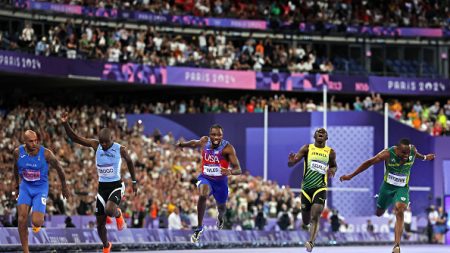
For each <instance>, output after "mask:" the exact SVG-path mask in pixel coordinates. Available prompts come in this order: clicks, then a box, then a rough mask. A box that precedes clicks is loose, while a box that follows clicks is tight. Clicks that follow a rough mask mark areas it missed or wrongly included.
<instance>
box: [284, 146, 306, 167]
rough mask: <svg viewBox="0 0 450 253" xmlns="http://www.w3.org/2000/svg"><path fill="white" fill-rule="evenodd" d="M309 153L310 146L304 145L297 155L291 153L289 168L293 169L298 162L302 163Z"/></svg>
mask: <svg viewBox="0 0 450 253" xmlns="http://www.w3.org/2000/svg"><path fill="white" fill-rule="evenodd" d="M308 151H309V148H308V145H303V147H301V148H300V149H299V151H298V152H297V154H294V153H289V157H288V166H289V167H292V166H294V165H295V164H297V163H298V162H300V161H301V160H302V159H303V158H305V157H306V155H307V154H308Z"/></svg>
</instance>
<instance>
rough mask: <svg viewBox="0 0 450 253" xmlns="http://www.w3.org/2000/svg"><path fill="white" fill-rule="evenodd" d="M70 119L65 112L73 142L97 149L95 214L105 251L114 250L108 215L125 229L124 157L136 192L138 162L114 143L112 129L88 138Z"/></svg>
mask: <svg viewBox="0 0 450 253" xmlns="http://www.w3.org/2000/svg"><path fill="white" fill-rule="evenodd" d="M68 119H69V116H68V113H67V112H64V113H63V114H62V115H61V121H62V123H63V126H64V129H65V130H66V133H67V135H68V136H69V137H70V139H72V141H73V142H75V143H78V144H80V145H83V146H85V147H90V148H93V149H94V151H95V164H96V167H97V173H98V181H99V184H98V193H97V206H96V209H95V215H96V218H97V232H98V235H99V237H100V239H101V240H102V243H103V253H109V252H110V251H111V247H112V244H111V242H109V241H108V237H107V231H106V217H107V216H110V217H115V218H116V224H117V229H118V230H122V229H123V228H124V225H125V220H124V218H123V216H122V211H121V210H120V208H119V204H120V201H121V199H122V197H123V194H124V193H125V184H124V182H122V179H121V176H120V168H121V165H122V158H123V159H125V161H126V163H127V167H128V170H129V171H130V175H131V180H132V185H133V192H134V193H136V192H137V181H136V176H135V174H134V164H133V161H132V160H131V158H130V155H129V154H128V151H127V149H126V147H124V146H122V145H120V144H118V143H116V142H113V140H112V135H111V131H110V130H109V129H107V128H103V129H102V130H100V133H99V137H98V140H95V139H87V138H84V137H81V136H78V135H77V134H76V133H75V132H74V131H73V130H72V128H71V127H70V125H69V123H68V122H67V121H68Z"/></svg>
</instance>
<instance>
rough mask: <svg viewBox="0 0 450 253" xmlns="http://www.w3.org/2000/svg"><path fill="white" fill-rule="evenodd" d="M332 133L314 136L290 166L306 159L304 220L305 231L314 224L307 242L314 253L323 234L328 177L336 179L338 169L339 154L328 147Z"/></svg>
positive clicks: (295, 155) (303, 198)
mask: <svg viewBox="0 0 450 253" xmlns="http://www.w3.org/2000/svg"><path fill="white" fill-rule="evenodd" d="M327 140H328V133H327V131H326V130H325V129H323V128H319V129H317V130H316V132H315V133H314V144H306V145H304V146H303V147H301V148H300V150H299V151H298V152H297V154H294V153H290V154H289V158H288V166H289V167H292V166H294V165H295V164H296V163H298V162H300V161H301V160H302V159H303V158H304V159H305V167H304V170H303V181H302V191H301V194H302V196H301V200H302V220H303V225H302V227H303V228H304V229H307V228H308V227H309V225H310V223H311V225H310V228H309V231H310V238H309V241H307V242H306V243H305V247H306V250H307V251H308V252H311V251H312V249H313V248H314V242H315V240H316V236H317V232H318V231H319V218H320V215H321V214H322V211H323V208H324V205H325V199H326V198H327V182H328V177H333V176H334V174H335V173H336V170H337V165H336V152H334V150H333V149H332V148H330V147H328V146H326V141H327Z"/></svg>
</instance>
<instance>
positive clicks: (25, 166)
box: [17, 145, 48, 186]
mask: <svg viewBox="0 0 450 253" xmlns="http://www.w3.org/2000/svg"><path fill="white" fill-rule="evenodd" d="M17 168H19V175H20V177H21V178H22V180H23V182H27V184H29V185H36V186H37V185H42V184H48V164H47V161H46V160H45V148H44V147H43V146H40V147H39V152H38V154H37V155H35V156H30V155H28V153H27V152H26V151H25V146H24V145H22V146H20V147H19V159H18V160H17Z"/></svg>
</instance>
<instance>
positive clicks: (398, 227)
mask: <svg viewBox="0 0 450 253" xmlns="http://www.w3.org/2000/svg"><path fill="white" fill-rule="evenodd" d="M406 208H407V205H406V204H405V203H401V202H397V203H395V215H396V220H395V244H396V245H400V239H401V238H402V234H403V212H404V211H405V210H406Z"/></svg>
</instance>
